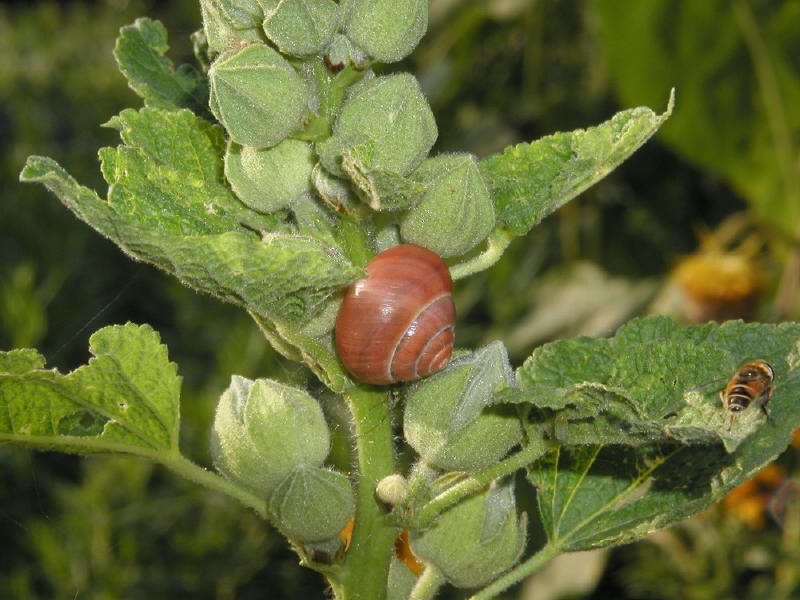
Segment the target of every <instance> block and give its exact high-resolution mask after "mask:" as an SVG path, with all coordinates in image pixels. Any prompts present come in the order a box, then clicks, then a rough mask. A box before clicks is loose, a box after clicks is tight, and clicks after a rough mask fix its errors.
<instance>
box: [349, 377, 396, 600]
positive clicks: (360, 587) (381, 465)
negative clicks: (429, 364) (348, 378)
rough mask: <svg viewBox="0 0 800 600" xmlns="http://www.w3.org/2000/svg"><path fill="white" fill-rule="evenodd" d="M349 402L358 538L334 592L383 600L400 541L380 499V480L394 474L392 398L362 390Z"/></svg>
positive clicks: (355, 533)
mask: <svg viewBox="0 0 800 600" xmlns="http://www.w3.org/2000/svg"><path fill="white" fill-rule="evenodd" d="M346 398H347V400H348V402H349V404H350V410H351V412H352V415H353V421H354V431H355V443H356V454H357V460H358V483H357V500H356V515H355V527H354V529H353V537H352V538H351V541H350V548H349V550H348V551H347V555H346V557H345V562H344V564H343V568H342V571H341V576H340V581H339V582H338V583H339V585H337V586H335V587H334V589H337V590H339V595H338V597H337V599H338V600H383V599H384V598H386V583H387V580H388V575H389V563H390V561H391V558H392V549H393V545H394V540H395V538H396V537H397V535H398V534H399V533H400V529H399V528H398V527H396V526H394V525H392V524H391V523H390V522H389V519H388V518H387V515H386V513H385V510H384V508H383V507H382V505H381V504H380V502H379V501H378V499H377V498H376V497H375V487H376V486H377V484H378V481H380V480H381V479H383V478H384V477H386V476H387V475H391V474H392V473H393V472H394V448H393V444H392V422H391V414H390V413H391V408H390V406H389V393H388V392H387V391H385V390H375V389H372V388H367V387H358V388H356V389H355V390H353V391H351V392H349V393H348V394H347V395H346Z"/></svg>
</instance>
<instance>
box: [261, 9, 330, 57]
mask: <svg viewBox="0 0 800 600" xmlns="http://www.w3.org/2000/svg"><path fill="white" fill-rule="evenodd" d="M338 25H339V5H338V4H336V2H334V1H333V0H282V1H281V2H280V4H278V5H277V6H276V7H275V8H274V9H273V10H271V11H269V12H268V13H267V14H266V15H265V16H264V32H265V33H266V34H267V37H268V38H269V39H270V41H271V42H272V43H273V44H275V45H276V46H277V47H278V49H279V50H280V51H281V52H283V53H284V54H291V55H292V56H309V55H311V54H317V53H318V52H320V51H321V50H322V49H323V48H324V47H325V46H326V45H327V44H328V42H329V41H330V40H331V38H332V37H333V34H334V32H335V31H336V28H337V26H338Z"/></svg>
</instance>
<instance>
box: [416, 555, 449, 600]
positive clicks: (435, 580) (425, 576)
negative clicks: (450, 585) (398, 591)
mask: <svg viewBox="0 0 800 600" xmlns="http://www.w3.org/2000/svg"><path fill="white" fill-rule="evenodd" d="M444 584H445V579H444V575H442V572H441V571H440V570H439V569H437V568H436V567H434V566H433V565H430V564H428V565H425V570H424V571H423V572H422V575H420V576H419V579H417V583H415V584H414V588H413V589H412V590H411V594H410V595H409V596H408V600H431V599H432V598H433V597H435V596H436V593H437V592H438V591H439V589H440V588H441V587H442V586H443V585H444Z"/></svg>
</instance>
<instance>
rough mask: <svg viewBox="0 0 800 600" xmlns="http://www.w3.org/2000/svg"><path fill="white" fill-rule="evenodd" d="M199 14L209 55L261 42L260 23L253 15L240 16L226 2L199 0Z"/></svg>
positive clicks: (239, 13) (221, 0) (240, 14)
mask: <svg viewBox="0 0 800 600" xmlns="http://www.w3.org/2000/svg"><path fill="white" fill-rule="evenodd" d="M256 8H257V7H256ZM200 13H201V15H202V17H203V31H204V32H205V37H206V42H207V43H208V50H209V52H210V53H211V54H218V53H220V52H223V51H224V50H226V49H228V48H232V47H235V46H240V45H242V44H249V43H253V42H259V41H261V31H260V27H259V25H260V23H259V20H258V19H257V18H256V17H255V15H251V17H252V18H251V17H248V16H247V14H242V13H241V12H240V11H237V10H235V6H233V5H231V4H230V2H228V1H227V0H200ZM259 14H260V10H259Z"/></svg>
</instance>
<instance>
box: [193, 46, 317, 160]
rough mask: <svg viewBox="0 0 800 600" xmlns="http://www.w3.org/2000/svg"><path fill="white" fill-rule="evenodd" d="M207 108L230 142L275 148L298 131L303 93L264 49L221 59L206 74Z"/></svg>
mask: <svg viewBox="0 0 800 600" xmlns="http://www.w3.org/2000/svg"><path fill="white" fill-rule="evenodd" d="M208 78H209V81H210V83H211V95H210V98H209V102H208V104H209V107H210V108H211V112H213V113H214V116H215V117H216V118H217V120H218V121H219V122H220V123H222V125H223V126H224V127H225V129H226V130H227V132H228V135H230V137H231V139H232V140H233V141H234V142H236V143H238V144H242V145H243V146H255V147H257V148H263V147H265V146H274V145H275V144H277V143H278V142H280V141H281V140H283V139H284V138H285V137H286V136H288V135H289V134H290V133H292V132H293V131H296V130H298V129H300V127H301V126H302V118H303V116H304V115H305V114H306V111H307V100H308V88H307V87H306V84H305V83H304V82H303V80H302V78H301V77H300V76H299V75H298V74H297V73H296V72H295V70H294V69H293V68H292V65H290V64H289V63H288V62H287V61H286V59H284V58H283V57H282V56H281V55H280V54H278V53H277V52H276V51H275V50H273V49H272V48H270V47H269V46H266V45H265V44H251V45H250V46H246V47H244V48H241V49H238V50H233V51H228V52H225V53H224V54H222V55H220V56H219V57H218V58H217V60H215V61H214V63H213V64H212V65H211V69H209V71H208Z"/></svg>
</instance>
